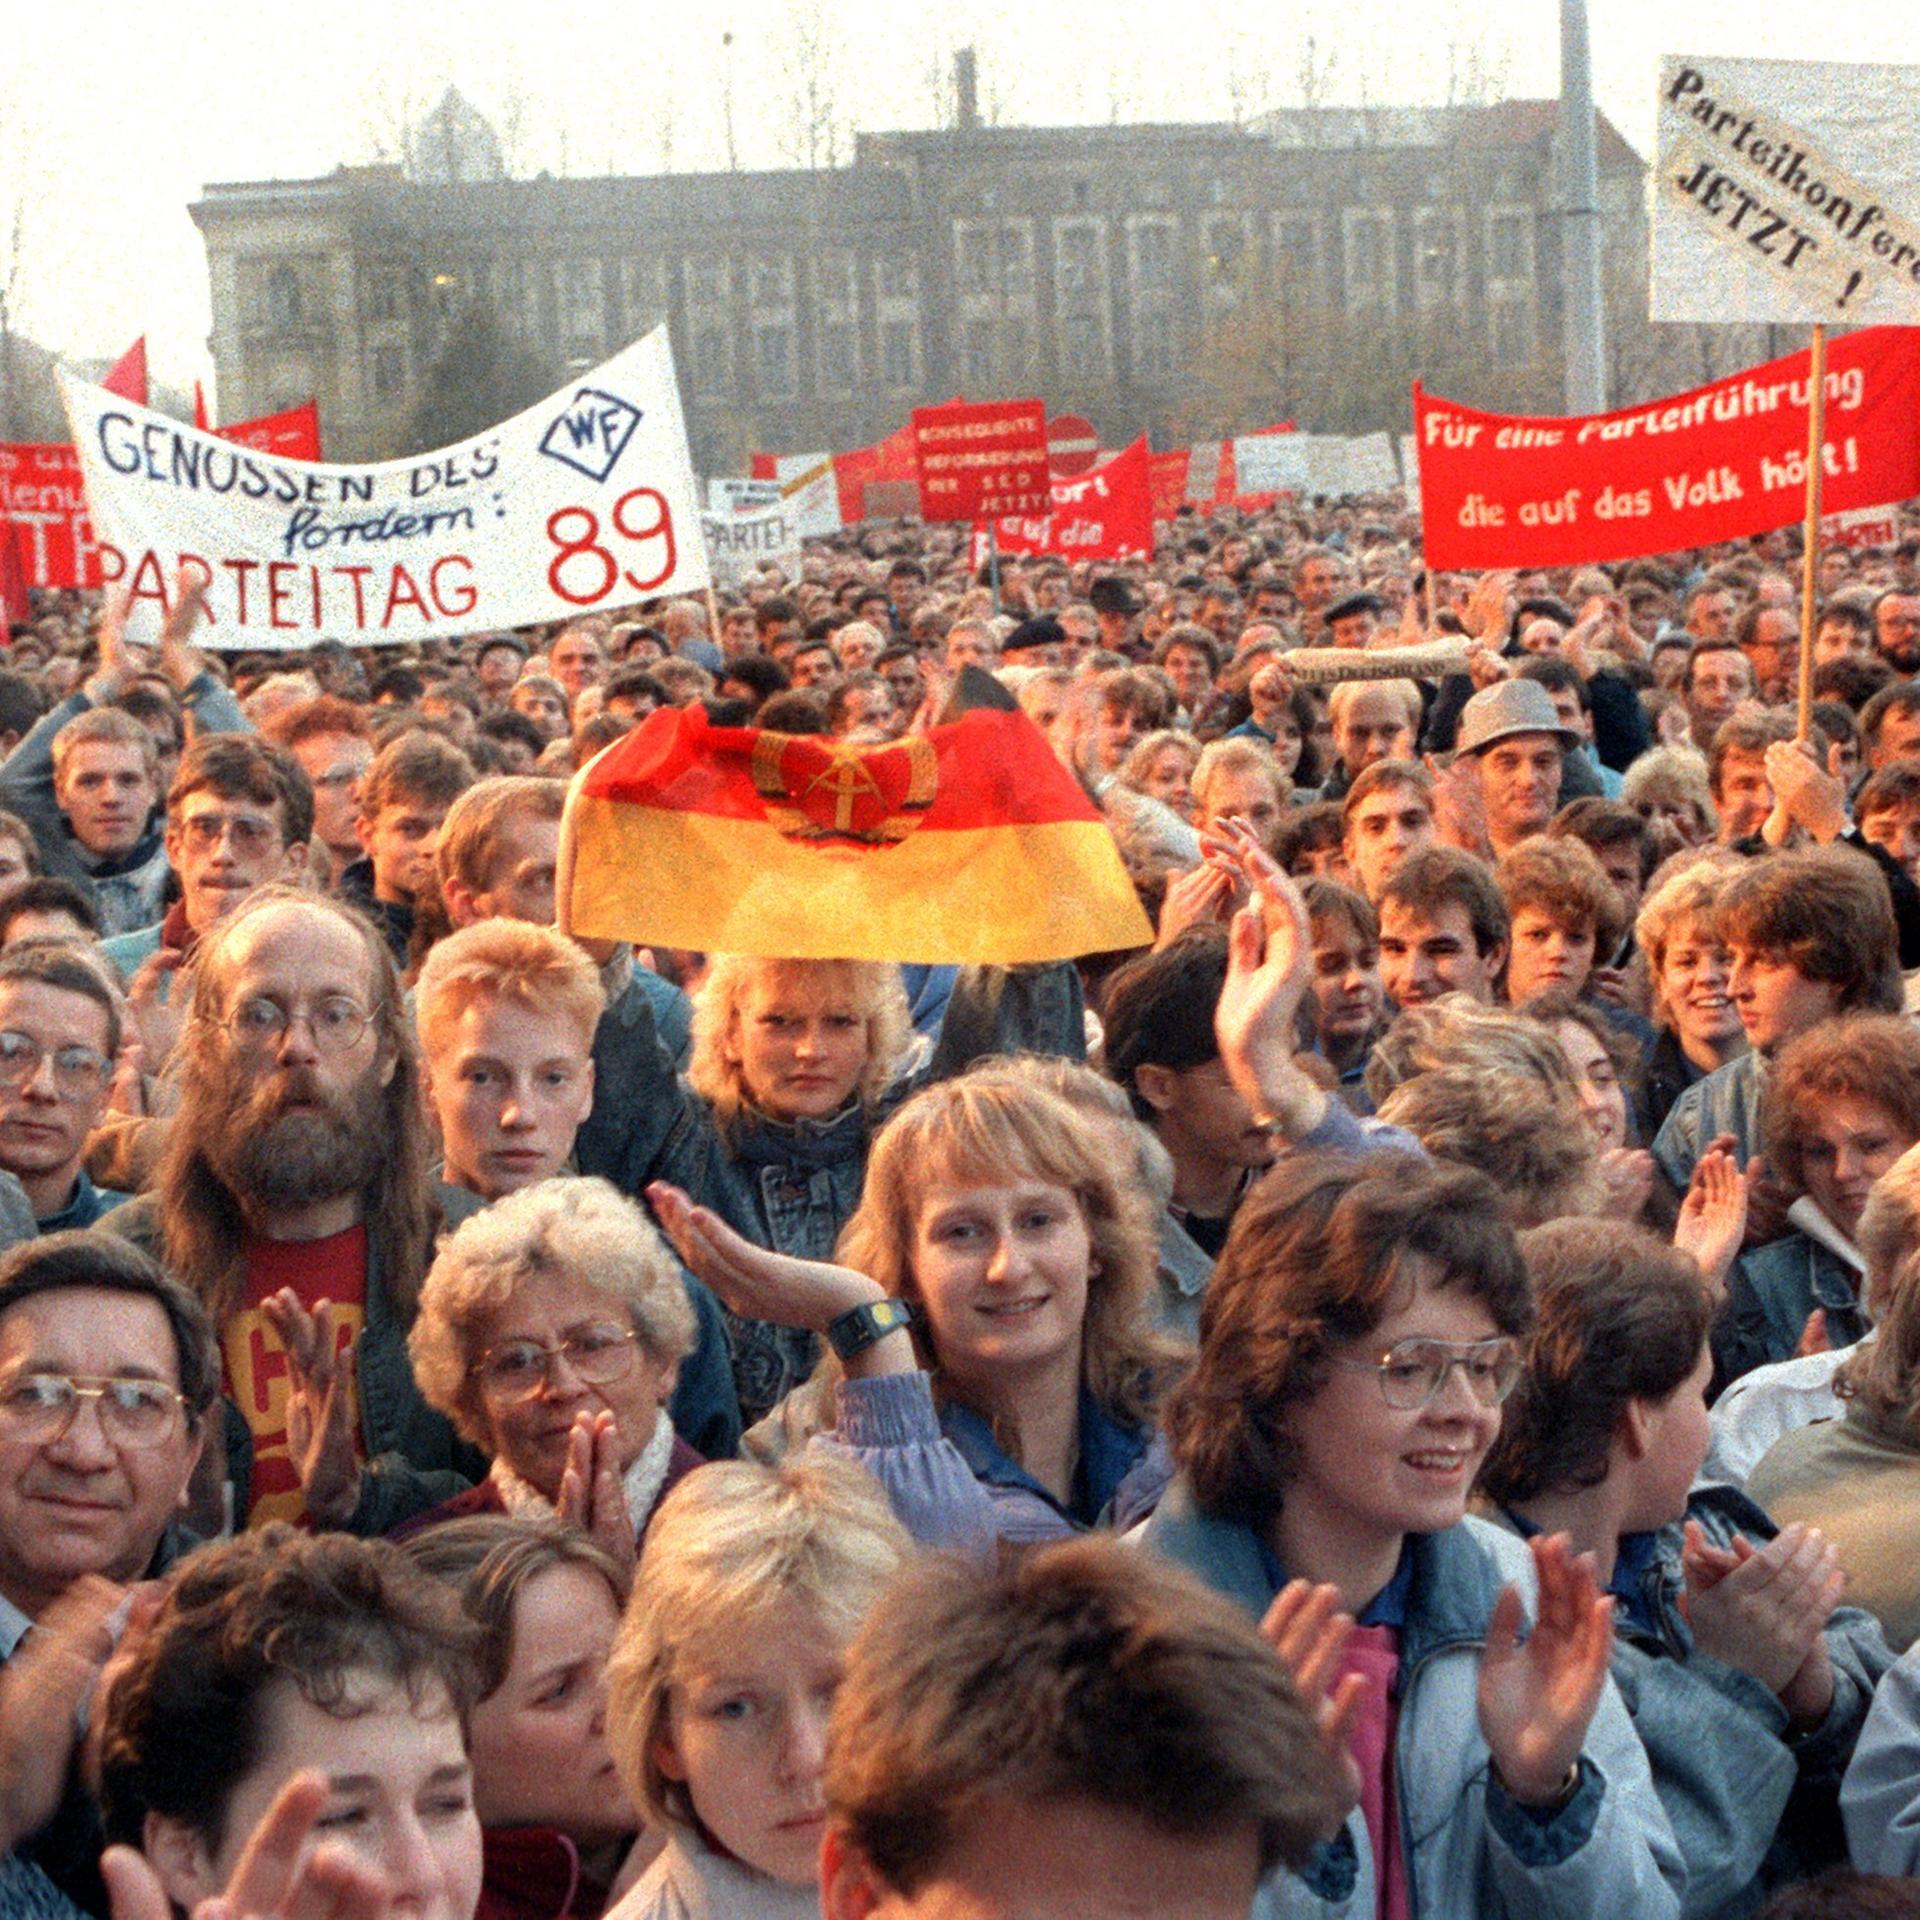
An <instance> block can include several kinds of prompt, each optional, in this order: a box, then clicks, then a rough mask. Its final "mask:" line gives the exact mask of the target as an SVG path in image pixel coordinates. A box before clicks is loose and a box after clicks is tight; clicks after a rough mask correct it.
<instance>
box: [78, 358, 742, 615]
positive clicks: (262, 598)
mask: <svg viewBox="0 0 1920 1920" xmlns="http://www.w3.org/2000/svg"><path fill="white" fill-rule="evenodd" d="M61 386H62V389H63V391H64V396H65V399H66V405H67V417H68V419H69V421H70V422H71V423H72V427H73V438H74V442H75V444H76V445H77V446H78V448H79V451H80V464H81V469H82V471H83V473H84V475H85V478H86V486H87V504H88V509H89V512H90V514H91V516H92V520H93V526H94V529H95V532H96V534H97V535H98V536H99V540H100V551H101V562H102V569H103V571H104V573H105V576H106V578H107V580H108V582H109V583H112V582H113V581H115V580H124V581H126V582H127V583H128V584H129V586H130V587H131V590H132V593H133V611H132V614H131V616H130V618H129V623H128V630H129V634H130V636H131V637H132V638H135V639H145V638H147V637H149V636H150V635H152V634H154V633H156V632H157V631H158V625H159V617H160V613H161V610H162V608H163V607H164V605H165V601H166V596H167V595H168V594H170V593H171V591H172V587H173V577H174V573H175V570H176V568H178V567H180V566H181V565H183V564H184V565H186V566H187V567H189V568H190V569H192V570H193V571H195V572H197V573H198V574H200V575H202V576H203V577H204V578H205V580H206V582H207V599H208V606H209V610H210V612H211V614H212V617H213V624H212V628H211V631H210V632H208V633H206V634H205V636H204V638H205V641H206V644H208V645H210V646H214V647H222V648H241V647H245V648H275V647H308V646H312V645H313V644H314V642H315V641H317V640H320V639H322V638H326V639H334V640H344V641H346V642H348V643H349V644H350V645H354V646H373V645H378V644H380V643H382V642H390V641H404V640H423V639H429V638H435V637H446V636H451V635H456V634H462V633H473V632H478V631H483V630H487V629H492V628H498V627H518V626H525V625H527V624H529V623H530V622H533V621H539V620H556V619H564V618H566V617H568V616H569V615H571V614H576V613H581V612H586V611H589V610H591V609H593V608H596V607H621V606H630V605H632V604H633V602H635V601H637V600H645V599H649V598H651V597H652V596H654V595H656V594H677V593H685V592H688V591H690V590H697V589H699V588H701V587H704V586H705V585H706V584H707V578H708V576H707V556H706V551H705V547H704V545H703V543H702V541H701V534H700V505H699V496H698V494H697V492H696V490H695V485H694V477H693V469H692V466H691V464H690V463H689V461H688V458H687V435H686V427H685V425H684V423H683V421H682V419H681V416H680V396H679V391H678V389H677V388H676V386H675V384H674V377H673V355H672V350H671V348H670V347H669V346H668V343H667V332H666V329H665V328H664V327H661V328H659V329H657V330H656V331H654V332H653V333H650V334H648V335H647V337H646V338H645V339H644V340H639V341H636V342H635V343H634V344H633V345H632V346H630V347H628V348H627V349H626V350H625V351H624V352H622V353H619V354H616V355H615V356H614V358H613V359H611V360H609V361H607V362H606V364H605V365H604V366H601V367H598V368H596V369H595V370H594V371H593V372H592V373H589V374H585V375H583V376H581V378H580V379H578V380H577V381H574V382H572V383H571V384H569V385H568V386H567V387H565V388H563V389H562V390H561V391H560V392H559V393H557V394H554V395H553V396H552V397H551V398H549V399H547V400H544V401H542V402H541V403H540V404H539V405H538V406H535V407H529V408H528V409H527V411H526V412H525V413H521V414H516V415H515V416H514V417H513V418H512V419H511V420H508V421H505V422H503V423H502V424H501V425H500V426H497V427H495V428H494V429H493V430H492V431H491V432H488V433H483V434H481V435H479V436H478V437H477V438H475V439H472V440H467V441H463V442H461V444H460V445H458V446H454V447H446V448H443V449H442V450H441V451H439V452H438V453H430V454H422V455H420V456H419V457H418V458H417V459H412V460H390V461H386V462H383V463H380V464H378V465H369V466H359V467H349V466H335V465H331V464H320V463H309V462H306V461H297V460H277V459H274V458H273V457H272V456H271V455H268V454H264V453H258V452H255V451H253V450H252V449H250V448H247V447H243V446H238V445H235V444H234V443H233V442H232V441H228V440H221V439H218V438H216V437H215V436H214V435H212V434H207V433H198V432H196V431H195V430H194V429H193V428H191V427H189V426H185V425H183V424H182V423H181V422H180V421H178V420H170V419H168V418H167V417H166V416H165V415H163V414H158V413H152V412H149V411H148V410H147V409H146V408H145V407H137V406H135V405H133V404H132V403H131V402H130V401H126V400H122V399H119V398H117V397H116V396H115V395H113V394H110V393H108V392H106V391H105V390H104V389H103V388H100V387H96V386H91V385H89V384H88V383H86V382H85V381H80V380H75V379H72V378H71V377H69V376H68V375H66V374H64V373H63V374H62V375H61Z"/></svg>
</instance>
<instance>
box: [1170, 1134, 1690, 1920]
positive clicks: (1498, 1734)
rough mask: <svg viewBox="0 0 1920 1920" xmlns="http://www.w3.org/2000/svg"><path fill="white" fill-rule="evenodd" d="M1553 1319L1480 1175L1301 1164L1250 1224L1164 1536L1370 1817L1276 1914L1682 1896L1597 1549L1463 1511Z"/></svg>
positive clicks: (1399, 1159)
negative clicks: (1504, 1527) (1329, 1750)
mask: <svg viewBox="0 0 1920 1920" xmlns="http://www.w3.org/2000/svg"><path fill="white" fill-rule="evenodd" d="M1532 1322H1533V1304H1532V1299H1531V1295H1530V1291H1529V1288H1528V1282H1527V1275H1526V1271H1525V1269H1524V1268H1523V1266H1522V1265H1521V1261H1520V1254H1519V1249H1518V1247H1517V1246H1516V1245H1515V1242H1514V1237H1513V1233H1512V1230H1511V1229H1510V1228H1509V1227H1508V1225H1507V1224H1506V1215H1505V1211H1504V1209H1503V1207H1502V1205H1501V1202H1500V1196H1499V1194H1498V1193H1497V1192H1496V1190H1495V1188H1494V1186H1493V1184H1492V1182H1491V1181H1489V1180H1488V1179H1487V1178H1486V1177H1485V1176H1484V1175H1481V1174H1478V1173H1475V1172H1472V1171H1470V1170H1468V1169H1466V1168H1461V1167H1451V1168H1449V1167H1442V1166H1438V1165H1432V1164H1429V1163H1427V1162H1425V1161H1422V1160H1419V1159H1416V1158H1414V1157H1412V1156H1402V1155H1395V1154H1376V1155H1373V1156H1371V1157H1370V1158H1368V1159H1366V1160H1364V1161H1355V1160H1354V1159H1352V1158H1351V1157H1348V1156H1336V1155H1332V1154H1322V1153H1307V1154H1298V1155H1294V1156H1291V1157H1289V1158H1288V1159H1286V1160H1284V1161H1282V1163H1281V1164H1280V1165H1279V1166H1278V1167H1277V1168H1276V1169H1275V1170H1274V1171H1273V1172H1272V1173H1271V1174H1269V1175H1268V1176H1267V1178H1266V1179H1265V1180H1264V1181H1262V1182H1261V1184H1260V1185H1259V1186H1258V1187H1257V1188H1255V1189H1254V1191H1253V1193H1252V1194H1251V1195H1250V1196H1249V1197H1248V1199H1247V1200H1246V1202H1245V1203H1244V1204H1243V1205H1242V1207H1241V1209H1240V1212H1239V1214H1238V1215H1237V1216H1236V1217H1235V1219H1234V1223H1233V1227H1232V1230H1231V1232H1230V1233H1229V1234H1228V1236H1227V1242H1226V1246H1225V1248H1224V1249H1223V1250H1222V1253H1221V1256H1220V1259H1219V1261H1218V1263H1217V1264H1216V1265H1215V1267H1214V1270H1213V1278H1212V1280H1211V1282H1210V1283H1209V1285H1208V1289H1207V1299H1206V1304H1205V1305H1204V1307H1203V1308H1202V1310H1201V1316H1200V1355H1199V1359H1198V1362H1197V1363H1196V1365H1195V1367H1194V1369H1193V1371H1192V1372H1191V1373H1190V1374H1189V1375H1188V1376H1187V1378H1186V1380H1185V1381H1183V1382H1182V1384H1181V1385H1180V1387H1179V1388H1177V1389H1176V1390H1175V1393H1174V1395H1173V1398H1172V1401H1171V1403H1170V1405H1169V1408H1168V1411H1167V1428H1168V1432H1169V1435H1170V1437H1171V1441H1172V1448H1173V1457H1174V1460H1175V1463H1176V1465H1177V1466H1178V1468H1179V1477H1178V1478H1177V1479H1176V1480H1175V1481H1174V1483H1173V1485H1172V1486H1171V1488H1170V1489H1169V1490H1168V1492H1167V1495H1166V1497H1165V1498H1164V1499H1163V1500H1162V1501H1161V1503H1160V1505H1159V1508H1158V1510H1157V1511H1156V1512H1155V1513H1154V1515H1153V1517H1152V1519H1151V1520H1149V1521H1148V1523H1147V1526H1146V1530H1145V1538H1146V1541H1147V1543H1148V1545H1149V1546H1151V1547H1153V1548H1154V1549H1156V1550H1158V1551H1159V1552H1161V1553H1164V1554H1166V1555H1167V1556H1168V1557H1169V1558H1171V1559H1174V1560H1178V1561H1180V1562H1182V1563H1183V1564H1184V1565H1186V1566H1187V1567H1188V1568H1190V1569H1191V1570H1192V1571H1193V1572H1195V1573H1197V1574H1198V1575H1199V1576H1200V1577H1201V1578H1202V1579H1204V1580H1205V1581H1206V1582H1207V1583H1208V1584H1209V1585H1211V1586H1213V1587H1215V1588H1217V1589H1218V1590H1220V1591H1221V1592H1223V1593H1226V1594H1227V1595H1229V1596H1230V1597H1231V1598H1233V1599H1235V1600H1237V1601H1238V1602H1239V1603H1240V1604H1241V1605H1242V1606H1244V1607H1245V1608H1246V1609H1247V1610H1248V1612H1249V1613H1251V1614H1252V1615H1253V1616H1254V1617H1255V1618H1258V1619H1262V1620H1263V1621H1264V1622H1265V1627H1266V1631H1267V1633H1268V1635H1269V1637H1270V1638H1271V1639H1273V1640H1274V1641H1275V1644H1276V1645H1277V1646H1278V1647H1279V1648H1280V1650H1281V1652H1282V1654H1283V1656H1285V1657H1287V1658H1288V1659H1289V1662H1290V1664H1292V1665H1293V1667H1294V1669H1295V1671H1296V1674H1297V1675H1298V1676H1299V1678H1300V1680H1301V1683H1302V1684H1303V1685H1304V1686H1305V1687H1306V1688H1307V1689H1308V1691H1309V1692H1310V1693H1320V1694H1324V1696H1325V1700H1326V1711H1325V1713H1324V1714H1323V1721H1324V1723H1325V1724H1326V1725H1327V1726H1328V1728H1329V1732H1330V1737H1331V1738H1333V1739H1335V1740H1337V1741H1339V1742H1340V1743H1341V1744H1342V1745H1343V1747H1344V1749H1345V1755H1344V1757H1345V1759H1346V1761H1347V1771H1348V1782H1349V1787H1350V1790H1351V1791H1352V1793H1353V1795H1354V1798H1355V1800H1356V1802H1357V1806H1356V1809H1355V1812H1354V1813H1353V1814H1352V1815H1351V1816H1349V1819H1348V1821H1347V1824H1346V1827H1345V1828H1344V1830H1343V1831H1342V1833H1341V1834H1340V1836H1339V1837H1338V1838H1336V1839H1335V1840H1334V1841H1333V1842H1332V1843H1331V1844H1330V1845H1329V1846H1328V1847H1327V1848H1324V1849H1323V1850H1322V1851H1321V1853H1320V1854H1319V1855H1317V1856H1316V1858H1315V1859H1314V1861H1313V1862H1312V1863H1310V1865H1309V1866H1308V1867H1307V1868H1306V1869H1305V1870H1304V1871H1303V1872H1302V1873H1298V1874H1296V1873H1293V1872H1291V1871H1288V1872H1284V1873H1283V1874H1282V1875H1281V1876H1280V1877H1279V1878H1278V1879H1277V1880H1276V1881H1275V1882H1273V1883H1272V1884H1271V1885H1270V1887H1269V1890H1268V1891H1269V1901H1268V1905H1267V1906H1266V1908H1265V1909H1263V1911H1266V1912H1269V1913H1273V1914H1285V1915H1292V1914H1302V1915H1304V1914H1309V1913H1323V1912H1326V1911H1329V1910H1330V1909H1331V1907H1332V1906H1334V1905H1337V1906H1338V1908H1339V1910H1340V1911H1342V1912H1345V1913H1349V1914H1377V1915H1380V1916H1383V1920H1385V1917H1388V1916H1391V1917H1393V1920H1400V1917H1402V1916H1405V1915H1406V1914H1408V1913H1410V1912H1413V1913H1418V1912H1427V1913H1447V1914H1466V1913H1471V1914H1475V1915H1480V1916H1507V1920H1519V1917H1520V1916H1522V1915H1524V1916H1526V1920H1560V1917H1561V1916H1565V1917H1566V1920H1575V1916H1582V1917H1584V1916H1588V1915H1592V1914H1596V1913H1622V1914H1626V1913H1631V1914H1634V1915H1636V1916H1638V1915H1645V1914H1669V1915H1670V1914H1673V1913H1675V1912H1677V1911H1678V1908H1679V1893H1680V1888H1681V1886H1682V1885H1683V1883H1684V1878H1685V1874H1684V1868H1683V1867H1682V1864H1681V1861H1680V1858H1679V1855H1678V1853H1677V1851H1676V1849H1675V1847H1674V1843H1673V1837H1672V1833H1671V1830H1670V1828H1669V1827H1668V1825H1667V1821H1666V1818H1665V1816H1664V1815H1663V1813H1662V1812H1661V1809H1660V1804H1659V1801H1658V1799H1657V1798H1656V1797H1655V1795H1654V1792H1653V1789H1652V1785H1651V1782H1650V1781H1649V1779H1648V1776H1647V1763H1646V1758H1645V1755H1644V1754H1643V1753H1642V1752H1641V1750H1640V1746H1639V1743H1638V1741H1637V1740H1636V1739H1635V1738H1634V1734H1633V1729H1632V1726H1631V1724H1630V1723H1629V1721H1628V1719H1627V1716H1626V1712H1625V1710H1624V1708H1623V1707H1622V1705H1621V1702H1620V1698H1619V1696H1618V1694H1617V1693H1616V1692H1615V1691H1614V1689H1613V1687H1612V1684H1611V1682H1610V1681H1609V1679H1608V1675H1607V1656H1608V1650H1609V1644H1610V1633H1609V1627H1608V1611H1609V1610H1608V1603H1607V1602H1606V1600H1605V1599H1604V1598H1603V1597H1602V1596H1601V1595H1600V1593H1599V1591H1598V1589H1597V1587H1596V1584H1595V1581H1594V1578H1593V1573H1592V1570H1591V1568H1590V1567H1589V1566H1588V1564H1587V1563H1586V1562H1584V1561H1582V1560H1580V1559H1578V1558H1576V1557H1575V1555H1574V1553H1573V1551H1572V1549H1571V1548H1570V1547H1569V1545H1568V1543H1567V1541H1566V1539H1565V1538H1564V1537H1563V1536H1559V1535H1553V1536H1546V1535H1543V1536H1542V1537H1540V1538H1539V1539H1538V1540H1535V1541H1533V1542H1530V1543H1528V1545H1526V1546H1522V1545H1521V1543H1520V1542H1519V1541H1517V1540H1515V1539H1513V1538H1512V1537H1511V1536H1510V1535H1507V1534H1503V1533H1502V1532H1500V1531H1499V1530H1498V1529H1496V1528H1493V1527H1490V1526H1488V1525H1487V1524H1486V1523H1485V1522H1483V1521H1480V1520H1477V1519H1469V1518H1468V1517H1467V1500H1468V1495H1469V1492H1470V1490H1471V1489H1472V1486H1473V1483H1474V1477H1475V1475H1476V1474H1477V1473H1478V1471H1479V1469H1480V1465H1481V1463H1482V1461H1483V1460H1484V1459H1485V1458H1486V1455H1487V1453H1488V1450H1489V1449H1490V1448H1491V1447H1492V1445H1493V1443H1494V1441H1495V1439H1496V1438H1497V1436H1498V1434H1499V1432H1500V1420H1501V1404H1502V1402H1503V1401H1504V1400H1505V1399H1506V1398H1507V1396H1508V1394H1509V1393H1510V1392H1511V1391H1512V1389H1513V1386H1514V1383H1515V1381H1516V1380H1517V1378H1518V1377H1519V1373H1520V1343H1521V1342H1522V1341H1523V1340H1524V1339H1525V1337H1526V1335H1527V1334H1528V1333H1529V1331H1530V1330H1531V1327H1532ZM1523 1630H1524V1631H1525V1633H1526V1637H1525V1639H1524V1641H1523V1640H1522V1639H1521V1634H1522V1632H1523Z"/></svg>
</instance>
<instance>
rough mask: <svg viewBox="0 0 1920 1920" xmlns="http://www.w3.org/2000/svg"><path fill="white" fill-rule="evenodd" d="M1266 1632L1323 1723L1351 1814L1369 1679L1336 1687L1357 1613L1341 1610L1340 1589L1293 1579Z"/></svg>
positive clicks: (1269, 1615) (1357, 1676)
mask: <svg viewBox="0 0 1920 1920" xmlns="http://www.w3.org/2000/svg"><path fill="white" fill-rule="evenodd" d="M1260 1632H1261V1634H1262V1635H1263V1636H1264V1637H1265V1639H1266V1640H1267V1642H1268V1644H1269V1645H1270V1646H1271V1647H1272V1648H1273V1650H1274V1652H1275V1653H1277V1654H1278V1655H1279V1656H1280V1659H1281V1662H1282V1664H1283V1665H1284V1666H1285V1667H1286V1669H1287V1671H1288V1672H1289V1673H1290V1674H1292V1675H1293V1685H1294V1691H1295V1692H1297V1693H1298V1694H1299V1696H1300V1698H1301V1700H1302V1702H1303V1703H1304V1704H1305V1705H1306V1707H1307V1709H1308V1710H1309V1711H1310V1712H1311V1713H1312V1715H1313V1717H1314V1720H1315V1722H1316V1723H1317V1724H1318V1726H1319V1728H1320V1738H1321V1740H1322V1741H1323V1742H1324V1743H1325V1747H1326V1753H1327V1757H1328V1759H1329V1760H1331V1761H1332V1762H1333V1765H1334V1767H1335V1769H1336V1770H1337V1771H1338V1773H1339V1776H1340V1780H1341V1784H1342V1786H1343V1787H1344V1788H1345V1790H1346V1799H1347V1810H1348V1811H1351V1810H1352V1809H1353V1808H1354V1807H1356V1806H1358V1805H1359V1804H1360V1788H1361V1778H1360V1763H1359V1761H1358V1760H1356V1759H1355V1758H1354V1756H1353V1748H1352V1746H1351V1745H1350V1744H1349V1738H1348V1736H1349V1734H1350V1732H1351V1730H1352V1727H1353V1720H1354V1715H1355V1714H1357V1713H1358V1712H1359V1711H1360V1703H1361V1701H1362V1700H1364V1699H1365V1698H1366V1693H1367V1677H1366V1675H1365V1674H1363V1673H1349V1674H1346V1675H1344V1676H1342V1678H1341V1679H1340V1681H1339V1684H1338V1685H1337V1686H1330V1683H1331V1682H1332V1681H1333V1677H1334V1675H1335V1674H1336V1673H1338V1672H1339V1671H1340V1656H1341V1654H1342V1653H1343V1652H1344V1651H1345V1650H1346V1645H1347V1640H1348V1637H1349V1636H1350V1635H1351V1634H1352V1632H1353V1615H1352V1614H1350V1613H1342V1612H1341V1611H1340V1590H1339V1588H1337V1587H1332V1586H1315V1585H1314V1584H1313V1582H1312V1581H1310V1580H1289V1581H1288V1582H1287V1584H1286V1585H1285V1586H1284V1587H1282V1588H1281V1589H1280V1591H1279V1592H1278V1593H1277V1594H1275V1595H1274V1599H1273V1604H1272V1606H1270V1607H1269V1608H1268V1609H1267V1611H1266V1615H1265V1617H1264V1618H1263V1619H1262V1620H1261V1622H1260Z"/></svg>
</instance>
